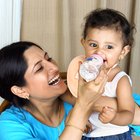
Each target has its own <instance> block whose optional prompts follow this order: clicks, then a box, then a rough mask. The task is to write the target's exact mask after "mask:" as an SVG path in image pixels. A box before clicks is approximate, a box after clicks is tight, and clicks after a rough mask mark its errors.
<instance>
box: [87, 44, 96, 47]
mask: <svg viewBox="0 0 140 140" xmlns="http://www.w3.org/2000/svg"><path fill="white" fill-rule="evenodd" d="M89 45H90V46H91V47H97V46H98V45H97V44H96V43H90V44H89Z"/></svg>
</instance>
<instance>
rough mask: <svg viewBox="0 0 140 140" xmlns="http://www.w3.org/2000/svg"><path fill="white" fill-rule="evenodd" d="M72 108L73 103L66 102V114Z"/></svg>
mask: <svg viewBox="0 0 140 140" xmlns="http://www.w3.org/2000/svg"><path fill="white" fill-rule="evenodd" d="M72 108H73V106H72V105H71V104H69V103H67V102H64V109H65V112H66V114H68V113H69V112H70V111H71V109H72Z"/></svg>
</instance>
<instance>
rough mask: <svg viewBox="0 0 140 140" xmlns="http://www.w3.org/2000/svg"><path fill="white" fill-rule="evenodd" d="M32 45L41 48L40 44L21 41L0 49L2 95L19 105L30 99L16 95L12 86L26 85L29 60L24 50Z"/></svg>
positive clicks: (0, 94)
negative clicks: (27, 60)
mask: <svg viewBox="0 0 140 140" xmlns="http://www.w3.org/2000/svg"><path fill="white" fill-rule="evenodd" d="M32 46H36V47H39V48H40V49H41V47H40V46H38V45H37V44H34V43H32V42H27V41H20V42H15V43H12V44H10V45H8V46H5V47H3V48H2V49H1V50H0V96H1V97H2V98H4V99H6V100H8V101H9V102H12V103H13V104H15V105H17V106H23V105H25V104H26V103H27V102H28V100H26V99H23V98H20V97H18V96H16V95H14V94H13V93H12V92H11V87H12V86H13V85H17V86H24V85H26V81H25V79H24V74H25V72H26V69H27V62H26V59H25V58H24V52H25V51H26V50H27V49H28V48H30V47H32Z"/></svg>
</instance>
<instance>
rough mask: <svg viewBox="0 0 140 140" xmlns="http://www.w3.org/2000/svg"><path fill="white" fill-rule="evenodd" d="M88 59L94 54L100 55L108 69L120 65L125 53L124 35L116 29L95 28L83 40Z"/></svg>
mask: <svg viewBox="0 0 140 140" xmlns="http://www.w3.org/2000/svg"><path fill="white" fill-rule="evenodd" d="M82 44H83V46H84V49H85V55H86V57H89V56H91V55H93V54H98V55H100V56H101V57H102V58H103V60H104V63H105V66H106V67H107V68H111V67H112V66H113V65H114V64H116V63H118V61H119V60H120V59H121V55H122V53H123V51H124V50H123V39H122V33H121V32H120V31H116V30H114V29H108V28H101V29H98V28H93V29H90V30H89V31H88V34H87V36H86V38H85V39H83V40H82Z"/></svg>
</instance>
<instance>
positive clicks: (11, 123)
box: [0, 42, 107, 140]
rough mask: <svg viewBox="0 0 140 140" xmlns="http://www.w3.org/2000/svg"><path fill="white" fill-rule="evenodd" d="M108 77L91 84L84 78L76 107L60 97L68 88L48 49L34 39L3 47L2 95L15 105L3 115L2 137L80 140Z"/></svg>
mask: <svg viewBox="0 0 140 140" xmlns="http://www.w3.org/2000/svg"><path fill="white" fill-rule="evenodd" d="M106 80H107V78H106V76H105V75H104V74H102V73H101V74H100V75H99V77H97V79H96V80H95V81H92V82H89V83H86V82H84V80H82V79H81V78H80V80H79V87H78V98H77V100H76V103H75V105H74V107H73V109H72V106H71V105H70V104H68V103H66V102H63V101H62V100H61V99H60V98H58V97H59V96H60V95H63V94H64V93H65V92H66V89H67V87H66V85H65V84H64V82H63V80H61V78H60V74H59V70H58V67H57V66H56V64H55V62H54V60H53V59H51V58H50V57H49V55H48V54H47V52H45V51H43V50H42V49H41V47H40V46H38V45H36V44H34V43H32V42H16V43H13V44H11V45H8V46H6V47H4V48H2V49H1V50H0V96H1V97H2V98H4V99H6V100H8V101H10V102H11V104H12V105H11V107H10V108H9V109H7V110H5V111H4V112H3V113H2V114H1V115H0V130H1V131H0V136H1V140H8V139H10V140H12V139H13V140H20V139H30V140H32V139H36V140H39V139H40V140H43V139H45V140H57V139H60V140H69V139H70V140H71V139H72V140H80V139H81V137H82V134H83V131H84V129H85V125H86V122H87V120H88V117H89V116H90V114H91V113H92V111H93V110H92V109H91V108H93V105H94V103H95V101H96V100H97V99H98V98H99V97H100V96H101V93H102V91H103V87H104V85H105V83H106ZM96 83H99V84H98V85H97V84H96ZM91 87H92V88H91ZM93 87H94V88H93ZM71 109H72V111H71V113H70V115H69V117H68V119H67V122H65V121H66V117H67V116H68V113H69V112H70V110H71ZM62 131H63V133H62Z"/></svg>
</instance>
